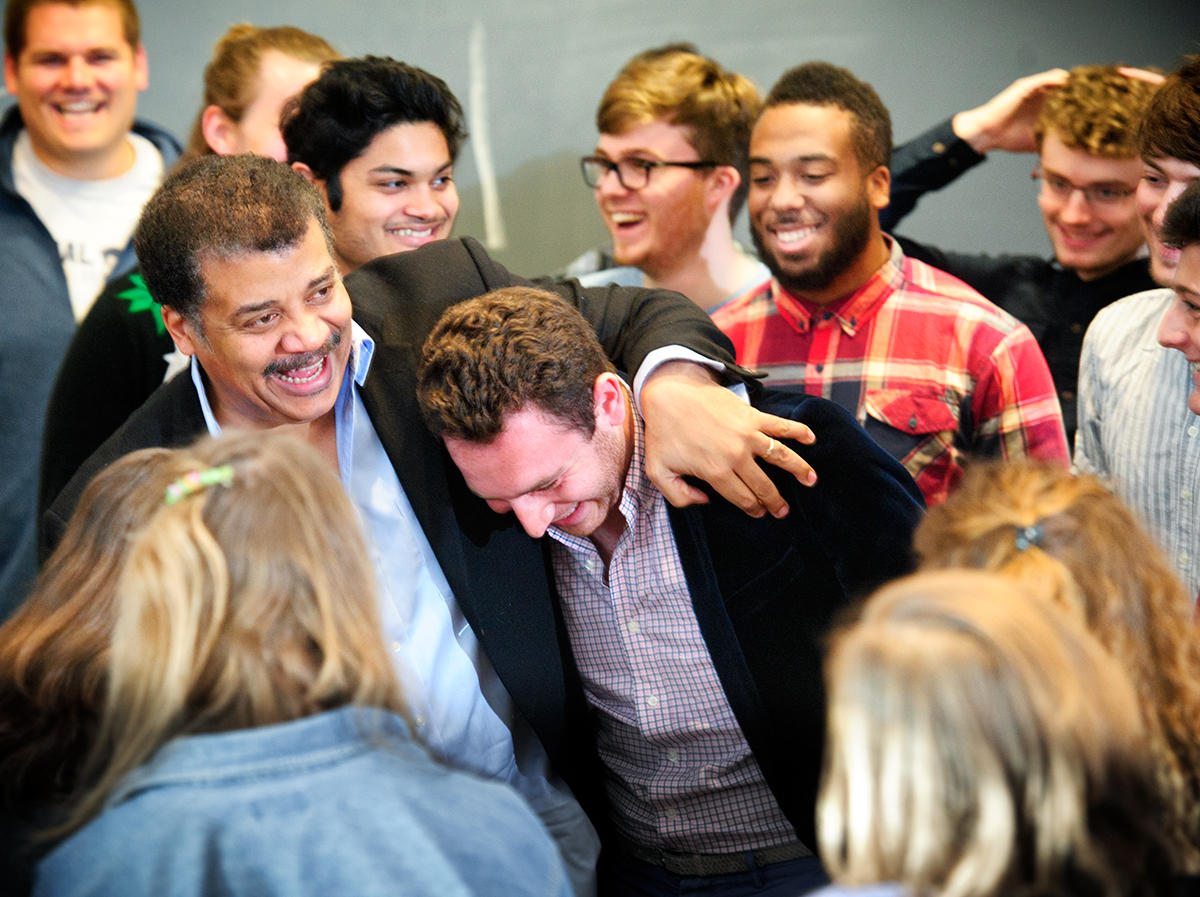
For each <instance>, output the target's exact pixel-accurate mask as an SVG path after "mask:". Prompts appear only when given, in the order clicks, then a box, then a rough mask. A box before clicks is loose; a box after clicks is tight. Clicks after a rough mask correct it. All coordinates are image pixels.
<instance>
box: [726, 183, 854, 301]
mask: <svg viewBox="0 0 1200 897" xmlns="http://www.w3.org/2000/svg"><path fill="white" fill-rule="evenodd" d="M750 233H751V236H752V237H753V238H754V248H755V249H757V250H758V257H759V258H760V259H762V261H763V264H765V265H766V266H767V267H768V268H769V269H770V270H771V274H772V275H774V277H775V279H776V280H777V281H779V285H780V286H782V287H783V288H784V289H785V290H787V291H788V292H789V293H799V294H804V293H808V292H813V291H820V290H824V289H826V288H828V287H829V285H830V284H832V283H833V282H834V280H836V279H837V278H838V276H839V275H840V274H841V273H842V272H843V271H845V270H846V269H847V268H849V267H850V266H851V265H852V264H853V263H854V261H855V259H857V258H858V257H859V256H860V255H862V254H863V252H865V251H866V249H867V246H868V245H869V243H870V240H871V203H870V202H869V201H868V199H867V197H866V196H865V195H864V196H862V197H861V202H859V203H858V204H856V205H855V206H854V207H853V208H851V209H850V210H849V211H847V212H846V214H844V215H843V216H842V217H841V218H839V219H838V220H837V221H836V222H834V224H833V244H832V245H831V246H830V247H829V248H828V249H826V250H825V251H824V252H822V253H821V254H820V255H819V256H818V257H817V261H816V262H815V263H814V264H813V266H812V267H811V268H809V269H808V270H807V271H801V272H800V273H799V274H790V273H788V272H786V271H784V270H783V269H782V268H781V267H780V265H779V261H778V260H777V259H776V258H775V256H773V255H772V254H771V253H770V251H768V249H767V247H766V245H765V244H764V242H763V239H762V237H761V236H759V233H758V230H757V229H756V228H753V227H752V228H751V229H750Z"/></svg>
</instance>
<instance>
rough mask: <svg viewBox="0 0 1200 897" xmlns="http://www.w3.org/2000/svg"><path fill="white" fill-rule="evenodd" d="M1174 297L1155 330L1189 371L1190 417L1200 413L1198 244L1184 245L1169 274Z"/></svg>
mask: <svg viewBox="0 0 1200 897" xmlns="http://www.w3.org/2000/svg"><path fill="white" fill-rule="evenodd" d="M1171 288H1172V289H1173V290H1174V291H1175V298H1174V299H1173V300H1171V305H1170V307H1169V308H1168V309H1167V313H1166V314H1165V315H1164V316H1163V319H1162V323H1161V324H1159V327H1158V341H1159V343H1161V344H1162V345H1163V346H1166V347H1167V348H1168V349H1178V350H1179V351H1180V352H1182V353H1183V354H1184V357H1185V358H1187V360H1188V363H1189V364H1190V365H1191V368H1192V382H1193V387H1194V388H1193V389H1192V392H1191V394H1190V395H1189V396H1188V408H1189V409H1191V412H1192V414H1200V243H1193V244H1192V245H1191V246H1185V247H1184V248H1183V251H1182V252H1180V253H1179V255H1178V259H1177V261H1176V265H1175V268H1174V270H1173V271H1172V280H1171Z"/></svg>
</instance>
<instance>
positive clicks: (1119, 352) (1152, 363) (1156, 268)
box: [1075, 57, 1200, 595]
mask: <svg viewBox="0 0 1200 897" xmlns="http://www.w3.org/2000/svg"><path fill="white" fill-rule="evenodd" d="M1197 121H1200V57H1192V58H1191V59H1189V60H1188V62H1187V63H1186V64H1185V65H1184V66H1182V67H1181V68H1180V69H1179V70H1178V71H1176V72H1174V73H1173V74H1171V75H1169V76H1168V77H1167V79H1166V80H1165V81H1164V82H1163V84H1162V85H1161V86H1160V87H1159V88H1158V89H1157V90H1156V91H1155V93H1154V96H1152V97H1151V99H1150V103H1149V104H1148V105H1147V107H1146V111H1145V114H1144V115H1143V116H1142V119H1141V121H1140V122H1139V123H1138V130H1137V141H1138V149H1139V152H1140V154H1141V158H1142V180H1141V183H1140V184H1139V185H1138V188H1137V205H1138V211H1139V214H1140V215H1141V220H1142V225H1143V227H1144V229H1145V237H1146V243H1147V245H1148V246H1149V247H1150V273H1151V274H1152V275H1153V277H1154V280H1155V281H1156V282H1157V283H1158V284H1160V285H1161V286H1162V287H1163V289H1158V290H1150V291H1148V292H1144V293H1138V294H1135V295H1133V296H1128V297H1126V298H1125V299H1122V300H1120V301H1119V302H1115V303H1113V304H1112V305H1110V306H1109V307H1108V308H1106V309H1104V310H1103V311H1101V312H1100V314H1098V315H1097V316H1096V319H1095V320H1094V321H1093V322H1092V326H1091V327H1090V328H1088V332H1087V336H1086V337H1085V338H1084V342H1083V355H1082V357H1081V359H1080V364H1079V435H1078V439H1077V441H1076V446H1075V466H1076V468H1078V469H1079V470H1080V471H1081V472H1083V473H1092V474H1096V475H1098V476H1101V477H1103V478H1104V479H1106V480H1107V481H1108V482H1109V484H1110V485H1111V486H1112V488H1113V490H1114V491H1115V492H1116V493H1117V495H1119V496H1120V497H1121V499H1122V500H1123V501H1124V502H1125V503H1126V504H1127V505H1129V506H1130V507H1131V508H1133V510H1134V511H1136V512H1137V513H1138V515H1139V516H1140V517H1141V519H1142V522H1143V523H1145V524H1146V526H1147V528H1148V529H1149V530H1150V533H1151V534H1152V535H1153V536H1154V537H1155V538H1156V539H1157V540H1158V543H1159V545H1160V546H1161V547H1162V549H1163V551H1164V552H1166V554H1167V557H1168V558H1169V559H1170V560H1171V562H1172V564H1173V565H1174V567H1175V572H1176V573H1177V574H1178V575H1179V577H1180V579H1182V580H1183V582H1184V584H1185V585H1186V586H1187V587H1188V590H1189V592H1190V593H1191V594H1192V595H1196V594H1197V593H1198V592H1200V526H1198V525H1197V520H1200V416H1197V412H1196V410H1195V409H1194V408H1193V406H1192V400H1191V398H1190V397H1191V396H1192V395H1193V391H1194V389H1195V376H1196V373H1195V371H1196V364H1195V362H1196V361H1197V360H1198V359H1200V356H1198V355H1197V353H1196V352H1195V351H1194V348H1195V347H1194V345H1193V343H1192V341H1191V338H1190V337H1189V336H1187V334H1186V332H1185V331H1186V328H1183V327H1181V326H1180V322H1181V312H1182V311H1183V309H1184V307H1186V306H1187V304H1188V303H1187V302H1184V301H1182V300H1180V299H1177V298H1176V294H1175V293H1174V292H1173V291H1172V290H1171V289H1170V288H1171V286H1172V285H1173V283H1174V281H1175V278H1176V275H1177V269H1178V267H1179V265H1180V258H1181V251H1180V250H1179V249H1178V248H1177V247H1172V246H1169V245H1167V244H1166V243H1165V242H1164V240H1163V223H1164V221H1165V219H1166V217H1167V215H1168V209H1170V207H1171V204H1172V203H1173V202H1174V201H1175V200H1176V199H1178V198H1179V197H1180V195H1181V194H1182V193H1183V192H1184V190H1185V189H1187V187H1188V186H1189V185H1190V184H1192V183H1194V182H1195V181H1196V180H1197V179H1200V131H1197V129H1196V126H1195V123H1196V122H1197ZM1193 208H1194V207H1193ZM1193 258H1194V256H1193ZM1181 302H1182V304H1181ZM1195 407H1197V408H1200V404H1197V405H1196V406H1195Z"/></svg>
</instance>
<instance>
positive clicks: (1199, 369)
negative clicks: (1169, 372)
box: [1188, 361, 1200, 374]
mask: <svg viewBox="0 0 1200 897" xmlns="http://www.w3.org/2000/svg"><path fill="white" fill-rule="evenodd" d="M1188 367H1189V368H1191V369H1192V373H1193V374H1200V361H1189V362H1188Z"/></svg>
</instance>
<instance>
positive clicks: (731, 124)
mask: <svg viewBox="0 0 1200 897" xmlns="http://www.w3.org/2000/svg"><path fill="white" fill-rule="evenodd" d="M761 102H762V101H761V99H760V98H759V95H758V91H757V90H756V89H755V87H754V85H753V84H751V83H750V82H749V81H748V80H747V79H746V78H744V77H743V76H742V75H739V74H737V73H736V72H731V71H728V70H726V69H724V68H722V67H721V66H720V65H718V64H717V63H716V62H715V61H713V60H712V59H709V58H708V57H706V56H701V55H700V54H699V53H698V52H697V51H696V48H695V47H693V46H692V45H691V44H670V45H668V46H665V47H659V48H657V49H654V50H648V51H646V52H645V53H642V54H640V55H638V56H635V57H634V58H633V59H632V60H630V61H629V63H628V64H627V65H626V66H625V68H623V69H622V70H621V72H620V74H618V75H617V77H616V79H615V80H614V81H613V82H612V83H611V84H610V85H608V89H607V90H605V92H604V97H603V98H602V99H601V100H600V108H599V109H598V110H597V111H596V126H597V128H599V130H600V139H599V141H598V142H597V143H596V150H595V152H594V153H593V154H592V155H591V156H588V157H586V158H584V159H583V162H582V167H583V177H584V181H585V182H586V183H587V185H588V186H589V187H591V188H592V189H593V190H594V191H595V195H596V206H597V207H598V208H599V210H600V215H601V217H602V218H603V219H604V225H605V227H607V228H608V231H609V233H610V234H611V235H612V241H613V242H612V250H611V253H606V252H600V251H593V252H588V253H585V254H584V255H583V256H581V257H580V258H579V259H577V260H576V261H574V262H572V263H571V265H570V267H568V269H567V271H566V273H567V274H568V275H570V276H577V277H579V279H580V282H581V283H583V284H584V285H585V286H599V285H600V284H605V283H619V284H623V285H625V286H647V287H651V286H657V287H663V288H665V289H669V290H675V291H676V292H679V293H683V294H684V295H685V296H687V297H688V298H689V299H691V300H692V301H693V302H695V303H696V304H697V305H699V306H700V307H701V308H703V309H704V310H705V311H708V312H711V311H713V310H714V309H715V308H717V307H718V306H720V305H721V304H722V303H724V302H726V301H727V300H729V299H730V298H732V297H733V296H737V295H739V294H741V293H744V292H745V291H746V290H748V289H750V288H751V287H753V286H755V285H756V284H759V283H762V282H764V281H766V280H768V279H769V278H770V272H769V271H768V270H767V269H766V268H765V267H764V266H763V264H762V263H761V262H759V261H758V260H757V259H755V258H754V257H753V256H752V255H750V254H749V253H748V252H746V251H745V250H743V249H742V247H740V246H739V245H738V244H737V243H735V242H734V239H733V230H732V228H733V222H734V221H735V220H736V219H737V216H738V212H740V211H741V209H742V205H743V204H744V203H745V201H746V185H747V181H746V176H747V169H746V152H747V150H748V148H749V143H750V128H751V127H752V126H753V124H754V119H755V118H756V117H757V115H758V110H759V108H760V106H761Z"/></svg>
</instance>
